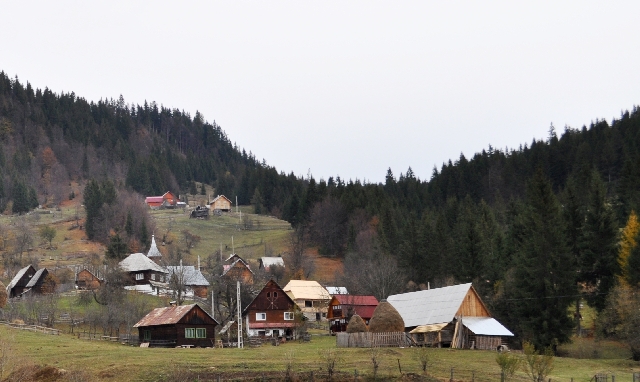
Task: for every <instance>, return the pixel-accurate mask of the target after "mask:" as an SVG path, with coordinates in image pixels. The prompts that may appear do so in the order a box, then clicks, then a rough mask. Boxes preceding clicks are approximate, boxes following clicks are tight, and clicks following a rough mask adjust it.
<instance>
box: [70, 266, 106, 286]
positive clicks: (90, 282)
mask: <svg viewBox="0 0 640 382" xmlns="http://www.w3.org/2000/svg"><path fill="white" fill-rule="evenodd" d="M102 281H103V280H102V279H100V278H98V276H96V275H94V274H93V273H92V272H91V271H90V270H88V269H86V268H85V269H83V270H81V271H80V272H78V274H77V275H76V287H77V288H78V289H83V290H96V289H98V288H100V284H102Z"/></svg>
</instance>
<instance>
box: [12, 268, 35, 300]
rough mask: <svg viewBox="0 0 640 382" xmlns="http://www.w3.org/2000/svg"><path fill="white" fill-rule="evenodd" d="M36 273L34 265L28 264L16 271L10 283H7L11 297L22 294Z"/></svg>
mask: <svg viewBox="0 0 640 382" xmlns="http://www.w3.org/2000/svg"><path fill="white" fill-rule="evenodd" d="M35 274H36V269H35V268H34V267H33V265H27V266H26V267H24V268H22V269H21V270H19V271H18V273H16V275H15V276H14V277H13V279H12V280H11V282H10V283H9V285H7V294H8V295H9V298H14V297H18V296H21V295H22V293H24V291H25V290H26V289H27V284H29V281H31V278H32V277H33V275H35Z"/></svg>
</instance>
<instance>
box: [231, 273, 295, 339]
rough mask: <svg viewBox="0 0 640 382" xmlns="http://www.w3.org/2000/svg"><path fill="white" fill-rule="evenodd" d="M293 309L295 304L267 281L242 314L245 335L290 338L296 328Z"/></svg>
mask: <svg viewBox="0 0 640 382" xmlns="http://www.w3.org/2000/svg"><path fill="white" fill-rule="evenodd" d="M295 309H296V304H295V302H294V301H293V300H292V299H291V298H290V297H289V296H288V295H287V294H286V293H285V292H284V291H283V290H282V288H280V286H279V285H278V283H276V282H275V281H273V280H269V281H268V282H267V284H266V285H265V286H264V288H262V290H261V291H260V293H258V295H257V296H256V297H255V298H254V299H253V301H251V303H250V304H249V305H247V307H246V308H244V311H243V312H242V316H243V317H244V320H245V322H246V329H247V333H248V334H249V336H261V337H264V336H273V337H283V336H284V337H289V338H291V337H292V336H293V335H294V330H295V327H296V321H295Z"/></svg>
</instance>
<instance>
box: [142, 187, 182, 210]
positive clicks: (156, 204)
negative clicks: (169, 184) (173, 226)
mask: <svg viewBox="0 0 640 382" xmlns="http://www.w3.org/2000/svg"><path fill="white" fill-rule="evenodd" d="M144 201H145V202H146V203H147V205H148V206H149V207H150V208H152V209H158V208H174V207H175V206H176V204H177V203H178V198H176V196H175V195H174V194H173V193H172V192H171V191H167V192H165V193H164V195H162V196H147V197H146V198H145V200H144Z"/></svg>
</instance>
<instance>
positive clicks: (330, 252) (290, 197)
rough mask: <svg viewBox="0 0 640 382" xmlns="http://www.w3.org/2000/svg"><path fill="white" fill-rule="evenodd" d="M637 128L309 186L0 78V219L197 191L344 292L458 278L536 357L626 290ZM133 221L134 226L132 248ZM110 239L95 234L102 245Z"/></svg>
mask: <svg viewBox="0 0 640 382" xmlns="http://www.w3.org/2000/svg"><path fill="white" fill-rule="evenodd" d="M639 132H640V111H639V110H638V109H635V108H634V110H633V111H632V112H625V113H623V114H622V115H621V116H620V118H619V119H616V120H614V121H612V122H611V124H609V123H607V122H606V121H604V120H596V122H593V123H591V125H590V126H589V127H586V126H585V127H582V128H580V129H574V128H565V130H564V131H563V132H562V134H561V135H560V136H558V134H557V133H556V131H555V128H554V127H553V126H551V127H550V129H549V136H548V138H547V139H545V140H534V141H532V142H531V143H530V144H524V145H523V146H521V147H519V148H517V149H507V148H505V149H498V148H494V147H491V146H490V147H489V148H488V149H486V150H482V151H481V152H479V153H478V154H476V155H474V157H473V158H465V157H464V156H462V155H461V156H460V158H458V159H457V160H456V161H455V162H452V161H448V162H447V163H445V164H443V165H442V167H441V168H440V169H437V168H434V170H433V173H432V174H431V177H430V179H420V178H419V177H418V176H417V175H416V174H414V173H413V171H412V170H411V168H409V169H408V170H407V171H406V172H404V173H400V174H399V176H395V175H394V174H393V172H392V171H391V169H389V171H388V173H387V176H386V181H385V183H384V184H370V183H367V184H363V183H361V182H360V181H358V180H348V181H346V180H342V179H340V178H339V177H337V178H329V179H326V180H324V179H320V180H316V179H314V178H313V176H311V175H309V176H307V177H306V178H300V177H296V176H295V175H293V174H289V175H286V174H285V173H284V172H278V171H277V170H276V169H275V168H273V167H271V166H268V165H267V164H266V162H264V161H263V162H260V161H258V160H257V159H256V158H255V157H254V156H253V155H252V154H251V153H250V152H249V153H247V152H246V151H245V150H241V149H239V147H238V146H236V145H234V144H232V143H231V140H230V139H229V137H227V135H226V134H225V132H224V131H223V130H222V128H221V127H220V126H218V125H217V124H216V123H215V122H213V123H209V122H207V121H205V120H204V118H203V116H202V115H201V114H199V113H196V115H195V116H193V117H191V116H190V115H189V114H188V113H184V112H182V111H180V110H178V109H168V108H165V107H163V106H158V104H157V103H156V102H150V103H147V102H145V104H144V105H142V106H141V105H131V104H127V103H126V102H125V101H124V99H123V98H122V97H120V98H119V99H118V100H112V99H108V100H107V99H105V100H100V101H97V102H95V101H87V100H85V99H83V98H82V97H78V96H76V95H75V94H74V93H67V94H55V93H53V92H52V91H51V90H49V89H46V88H45V89H44V90H40V89H33V88H32V87H31V85H30V84H29V83H26V85H25V84H23V83H21V82H20V81H18V79H17V78H14V79H11V78H9V77H8V76H7V75H6V74H4V73H0V150H1V155H0V171H1V172H2V177H1V179H0V208H1V209H2V210H4V211H5V213H11V212H13V213H21V212H26V211H28V210H29V209H31V208H33V207H34V206H36V205H38V204H48V205H52V206H55V205H56V204H58V203H60V202H61V201H62V200H64V199H65V198H69V197H72V196H73V195H70V191H71V190H70V188H69V184H70V181H72V180H73V181H77V182H79V183H80V184H85V183H87V182H88V181H89V180H91V179H94V180H96V181H98V182H101V183H100V184H102V186H100V185H99V184H98V183H93V186H92V187H94V188H96V187H98V188H100V187H105V189H111V185H114V186H115V189H116V190H117V192H118V193H121V194H123V195H125V194H126V195H136V193H138V194H141V195H145V196H146V195H158V194H162V193H163V192H164V191H166V190H171V191H173V192H175V193H183V192H184V191H186V190H189V189H190V188H192V187H193V182H194V181H197V182H203V183H207V184H210V185H212V186H214V187H215V188H216V193H217V194H225V195H227V196H230V197H231V198H233V197H235V196H237V197H238V201H239V203H240V204H253V205H254V208H255V211H256V212H257V213H269V214H273V215H276V216H278V217H282V218H283V219H285V220H287V221H289V222H291V223H292V224H293V226H294V227H295V228H296V230H295V233H294V235H293V237H292V245H291V251H292V252H294V253H295V252H299V253H300V254H301V255H302V254H303V252H304V250H305V248H308V247H317V248H318V250H319V252H320V254H322V255H324V256H330V257H339V258H344V264H345V274H344V275H337V276H336V278H337V279H336V282H338V283H341V284H344V285H345V286H347V287H349V290H350V291H351V292H352V293H372V294H375V295H377V296H378V297H379V298H384V297H386V296H387V295H388V294H391V293H397V292H401V291H405V290H411V289H417V288H421V287H425V285H426V284H427V283H429V284H430V285H431V286H432V287H433V286H443V285H447V284H452V283H460V282H473V283H474V286H475V287H476V289H478V291H479V292H480V293H481V294H482V296H483V298H484V299H485V300H486V302H487V303H488V304H489V305H490V308H491V310H492V311H493V312H494V313H495V314H496V315H497V316H499V317H500V318H501V319H503V320H504V321H505V322H506V323H507V324H508V325H509V326H510V327H511V328H514V330H515V331H516V332H517V333H518V334H519V335H521V336H523V337H525V338H530V337H531V338H533V337H535V342H534V343H535V344H536V346H538V347H543V346H548V345H553V344H556V343H561V342H564V341H566V340H567V338H568V331H569V330H571V328H572V326H573V325H574V322H573V320H571V319H569V318H568V316H566V314H565V313H566V312H567V309H568V307H569V306H570V304H572V303H574V302H575V301H577V300H578V297H580V296H582V297H584V298H585V299H586V301H588V302H589V304H590V305H592V306H593V307H595V308H597V309H598V310H604V309H605V307H606V298H607V295H608V293H609V292H610V290H611V289H612V288H613V287H614V285H615V284H616V280H627V281H625V282H626V283H627V284H630V285H633V280H638V279H640V278H638V276H637V275H635V268H633V267H630V266H629V264H636V263H635V261H640V260H636V257H640V254H636V253H635V251H629V255H628V258H627V259H626V260H624V261H619V260H620V259H619V257H618V255H619V250H618V249H619V241H620V234H619V231H620V229H621V228H622V227H624V226H625V225H627V221H628V220H629V219H630V214H631V211H632V210H634V209H635V210H637V208H638V206H639V203H640V166H639V165H640V152H639V143H640V137H639V136H638V134H639ZM310 149H311V148H310ZM280 170H281V171H282V170H283V169H280ZM338 171H339V169H336V172H338ZM85 197H86V195H85ZM131 197H133V196H131ZM143 221H144V219H143ZM113 224H116V223H113ZM148 225H149V222H145V224H144V225H143V224H142V222H139V223H137V224H136V226H137V229H136V230H137V231H138V232H139V234H138V235H139V237H140V238H142V237H146V236H145V235H146V232H144V231H146V228H144V227H148ZM109 228H110V227H109V225H108V224H107V225H106V226H104V227H101V232H103V234H102V235H97V236H96V237H97V238H98V239H100V240H103V241H105V242H106V241H107V240H108V233H109ZM632 236H633V235H632ZM632 238H635V236H633V237H632ZM141 242H143V243H145V240H141ZM631 247H632V248H634V247H635V242H634V243H633V245H631ZM292 258H294V259H295V258H298V259H302V258H303V256H297V257H296V256H293V257H292ZM292 265H293V267H294V268H304V267H305V266H307V265H306V263H305V262H304V261H302V260H300V261H298V262H297V263H296V264H292ZM303 274H304V273H303ZM634 277H635V278H634ZM548 327H552V328H554V329H553V330H546V329H545V330H544V331H545V333H547V334H545V336H543V337H540V336H539V334H538V333H539V332H541V331H543V330H542V328H548Z"/></svg>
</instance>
